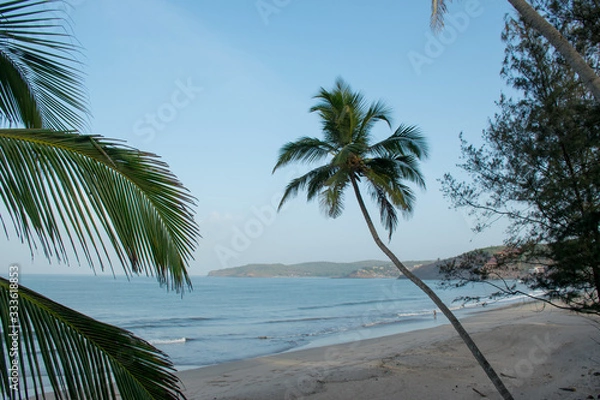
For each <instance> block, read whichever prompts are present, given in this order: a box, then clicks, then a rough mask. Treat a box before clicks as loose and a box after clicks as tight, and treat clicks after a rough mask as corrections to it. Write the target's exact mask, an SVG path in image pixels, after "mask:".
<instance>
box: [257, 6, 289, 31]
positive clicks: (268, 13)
mask: <svg viewBox="0 0 600 400" xmlns="http://www.w3.org/2000/svg"><path fill="white" fill-rule="evenodd" d="M292 2H293V0H257V1H256V3H254V5H255V7H256V11H257V12H258V15H260V18H261V19H262V20H263V23H264V24H265V25H269V19H270V18H271V17H272V16H273V15H276V14H279V13H280V12H281V10H283V9H284V8H285V7H287V6H289V5H290V4H291V3H292Z"/></svg>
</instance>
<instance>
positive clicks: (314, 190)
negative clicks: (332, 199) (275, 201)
mask: <svg viewBox="0 0 600 400" xmlns="http://www.w3.org/2000/svg"><path fill="white" fill-rule="evenodd" d="M336 171H337V168H334V167H332V166H331V165H330V164H326V165H324V166H322V167H319V168H315V169H313V170H312V171H309V172H308V173H306V174H304V175H302V176H300V177H298V178H295V179H292V181H291V182H290V183H289V184H288V185H287V186H286V189H285V192H284V193H283V196H282V198H281V201H280V202H279V206H278V208H277V209H278V210H281V208H282V207H283V206H284V204H285V203H286V202H287V201H288V200H289V199H290V198H292V197H296V196H297V195H298V192H299V191H300V190H304V189H307V200H308V201H311V200H312V199H313V198H314V197H315V196H316V195H317V194H319V193H320V192H321V191H322V190H323V188H324V187H325V186H326V184H327V181H328V180H329V179H330V178H331V176H332V175H333V174H334V173H335V172H336Z"/></svg>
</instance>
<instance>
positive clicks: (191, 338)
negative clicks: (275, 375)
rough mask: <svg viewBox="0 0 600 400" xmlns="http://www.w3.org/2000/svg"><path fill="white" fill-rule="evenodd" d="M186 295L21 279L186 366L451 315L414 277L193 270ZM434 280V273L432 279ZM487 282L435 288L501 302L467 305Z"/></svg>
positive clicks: (149, 282) (102, 282) (81, 281)
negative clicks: (203, 273) (201, 273)
mask: <svg viewBox="0 0 600 400" xmlns="http://www.w3.org/2000/svg"><path fill="white" fill-rule="evenodd" d="M192 282H193V290H192V291H189V292H188V291H186V292H185V293H184V294H183V296H182V295H181V294H177V293H175V292H169V291H167V290H166V289H165V288H160V287H159V285H158V284H157V282H156V281H155V280H154V279H152V278H144V277H134V278H132V279H130V280H128V279H127V278H126V277H123V276H117V277H112V276H111V277H107V276H81V275H22V276H21V281H20V283H21V284H22V285H24V286H27V287H29V288H30V289H33V290H35V291H38V292H40V293H41V294H43V295H45V296H46V297H49V298H50V299H52V300H54V301H57V302H59V303H61V304H63V305H66V306H68V307H70V308H73V309H75V310H77V311H79V312H82V313H84V314H87V315H88V316H91V317H93V318H95V319H98V320H100V321H103V322H106V323H109V324H113V325H117V326H119V327H121V328H124V329H127V330H129V331H131V332H133V333H134V334H136V335H137V336H139V337H141V338H143V339H145V340H147V341H148V342H150V343H151V344H153V345H155V346H156V347H158V348H159V349H161V350H162V351H164V352H165V353H167V354H168V356H169V357H170V359H171V361H172V362H173V363H174V364H175V366H176V368H177V369H179V370H183V369H188V368H194V367H202V366H207V365H212V364H218V363H223V362H227V361H233V360H240V359H246V358H252V357H257V356H263V355H268V354H274V353H280V352H284V351H289V350H295V349H301V348H306V347H313V346H321V345H328V344H334V343H343V342H348V341H354V340H360V339H369V338H374V337H380V336H384V335H389V334H394V333H400V332H406V331H411V330H415V329H422V328H428V327H434V326H437V325H440V324H445V323H448V321H447V320H446V319H445V318H444V317H443V315H442V314H441V313H440V312H439V311H437V313H435V314H437V315H434V310H436V307H435V305H434V304H433V303H432V302H431V300H429V298H428V297H427V296H426V295H425V294H424V293H423V292H421V291H420V290H419V289H418V288H417V287H415V286H414V285H413V284H412V283H411V282H409V281H407V280H398V279H326V278H216V277H193V278H192ZM427 283H428V284H429V285H430V286H431V287H432V288H434V289H435V288H436V287H437V286H438V285H437V284H438V282H437V281H428V282H427ZM491 291H492V290H491V288H490V287H489V286H488V285H482V284H479V285H467V286H466V287H463V288H459V289H448V290H436V292H437V293H438V295H439V296H440V297H441V298H442V300H444V301H445V302H446V304H448V305H450V306H451V308H452V309H454V310H455V312H456V313H457V315H458V316H459V317H464V316H466V315H468V313H471V312H473V311H477V310H481V309H482V307H483V306H484V305H485V306H486V307H488V308H489V307H495V306H498V305H501V304H505V303H502V302H489V301H488V302H487V303H477V304H472V305H467V306H464V305H462V304H461V303H452V300H454V299H455V298H457V297H459V296H464V295H469V296H475V295H484V294H486V293H490V292H491Z"/></svg>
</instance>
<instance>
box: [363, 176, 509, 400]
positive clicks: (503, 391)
mask: <svg viewBox="0 0 600 400" xmlns="http://www.w3.org/2000/svg"><path fill="white" fill-rule="evenodd" d="M351 181H352V187H353V189H354V193H355V194H356V199H357V200H358V204H359V206H360V210H361V211H362V213H363V216H364V218H365V221H366V222H367V225H368V227H369V231H371V235H372V236H373V239H374V240H375V243H376V244H377V246H379V248H380V249H381V250H382V251H383V252H384V253H385V255H386V256H388V257H389V259H390V260H391V261H392V262H393V263H394V265H395V266H396V268H398V269H399V270H400V272H401V273H402V274H404V276H406V277H407V278H408V279H410V281H411V282H412V283H414V284H415V285H417V286H418V287H419V289H421V290H422V291H423V292H425V294H427V296H429V298H430V299H431V300H433V302H434V303H435V305H436V306H437V307H438V308H439V309H440V311H441V312H442V313H443V314H444V315H445V316H446V318H448V320H449V321H450V323H451V324H452V326H453V327H454V329H455V330H456V331H457V332H458V335H459V336H460V337H461V339H462V340H463V341H464V342H465V344H466V345H467V347H468V348H469V350H471V353H473V356H474V357H475V359H476V360H477V361H478V362H479V365H480V366H481V368H483V370H484V371H485V373H486V374H487V376H488V377H489V378H490V380H491V381H492V383H493V384H494V386H495V387H496V389H497V390H498V392H499V393H500V395H501V396H502V398H504V399H505V400H513V397H512V395H511V394H510V392H509V391H508V389H507V388H506V386H504V382H502V380H501V379H500V377H499V376H498V374H496V371H495V370H494V368H493V367H492V366H491V365H490V363H489V362H488V361H487V359H486V358H485V356H484V355H483V353H481V351H480V350H479V348H478V347H477V345H476V344H475V342H474V341H473V339H471V336H470V335H469V333H468V332H467V331H466V330H465V328H464V327H463V326H462V324H461V323H460V321H459V320H458V318H456V316H455V315H454V314H453V313H452V311H450V309H449V308H448V307H447V306H446V305H445V304H444V302H443V301H442V300H441V299H440V298H439V297H438V296H437V294H435V292H434V291H433V290H432V289H431V288H430V287H429V286H427V285H426V284H425V282H423V281H422V280H421V279H419V278H418V277H417V276H416V275H414V274H413V273H412V272H410V270H409V269H408V268H406V266H405V265H404V264H402V262H401V261H400V260H399V259H398V257H396V255H395V254H394V253H392V251H391V250H390V249H389V248H388V247H387V246H386V245H385V244H384V243H383V241H382V240H381V239H380V238H379V234H378V233H377V230H376V229H375V225H373V221H372V220H371V217H370V215H369V212H368V211H367V207H366V206H365V203H364V201H363V198H362V196H361V194H360V190H359V188H358V184H357V183H356V180H355V179H354V178H352V179H351Z"/></svg>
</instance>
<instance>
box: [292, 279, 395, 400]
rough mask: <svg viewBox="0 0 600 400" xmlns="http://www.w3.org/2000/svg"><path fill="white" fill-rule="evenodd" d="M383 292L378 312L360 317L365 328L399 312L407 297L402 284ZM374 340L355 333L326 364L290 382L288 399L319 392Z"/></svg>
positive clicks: (361, 332)
mask: <svg viewBox="0 0 600 400" xmlns="http://www.w3.org/2000/svg"><path fill="white" fill-rule="evenodd" d="M382 292H383V295H384V297H383V298H382V299H381V300H380V301H379V302H377V303H376V305H375V308H374V309H370V310H367V311H365V312H364V313H362V315H361V316H360V323H361V325H362V327H363V328H368V327H370V326H372V325H373V324H374V323H376V322H377V321H380V319H381V315H382V314H385V313H386V312H390V311H396V310H398V308H399V307H398V302H400V300H399V298H401V297H402V295H403V292H402V290H401V288H399V286H398V282H392V285H391V287H389V286H385V287H384V288H383V290H382ZM349 324H351V323H349ZM347 327H348V328H349V329H353V328H354V327H353V326H351V325H348V326H347ZM372 337H373V334H371V333H370V332H369V331H367V330H357V331H354V332H352V333H351V334H350V335H349V336H348V337H347V338H346V339H347V341H348V342H347V343H343V344H340V345H337V346H331V347H328V348H326V349H325V353H324V356H323V359H324V362H323V363H318V365H314V366H310V367H306V369H305V372H304V373H303V374H302V375H300V376H299V377H298V378H297V379H295V380H289V381H287V382H286V392H285V395H284V399H285V400H301V399H304V398H305V397H306V396H309V395H312V394H313V393H315V392H317V391H318V388H319V386H320V385H322V384H323V383H324V382H325V379H326V378H327V377H328V376H330V375H331V374H332V373H334V372H335V371H336V370H337V368H338V366H339V364H340V360H343V358H344V356H345V355H346V354H348V353H351V352H353V351H355V350H356V349H357V348H359V347H360V346H361V343H362V342H361V341H362V340H365V339H370V338H372Z"/></svg>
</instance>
